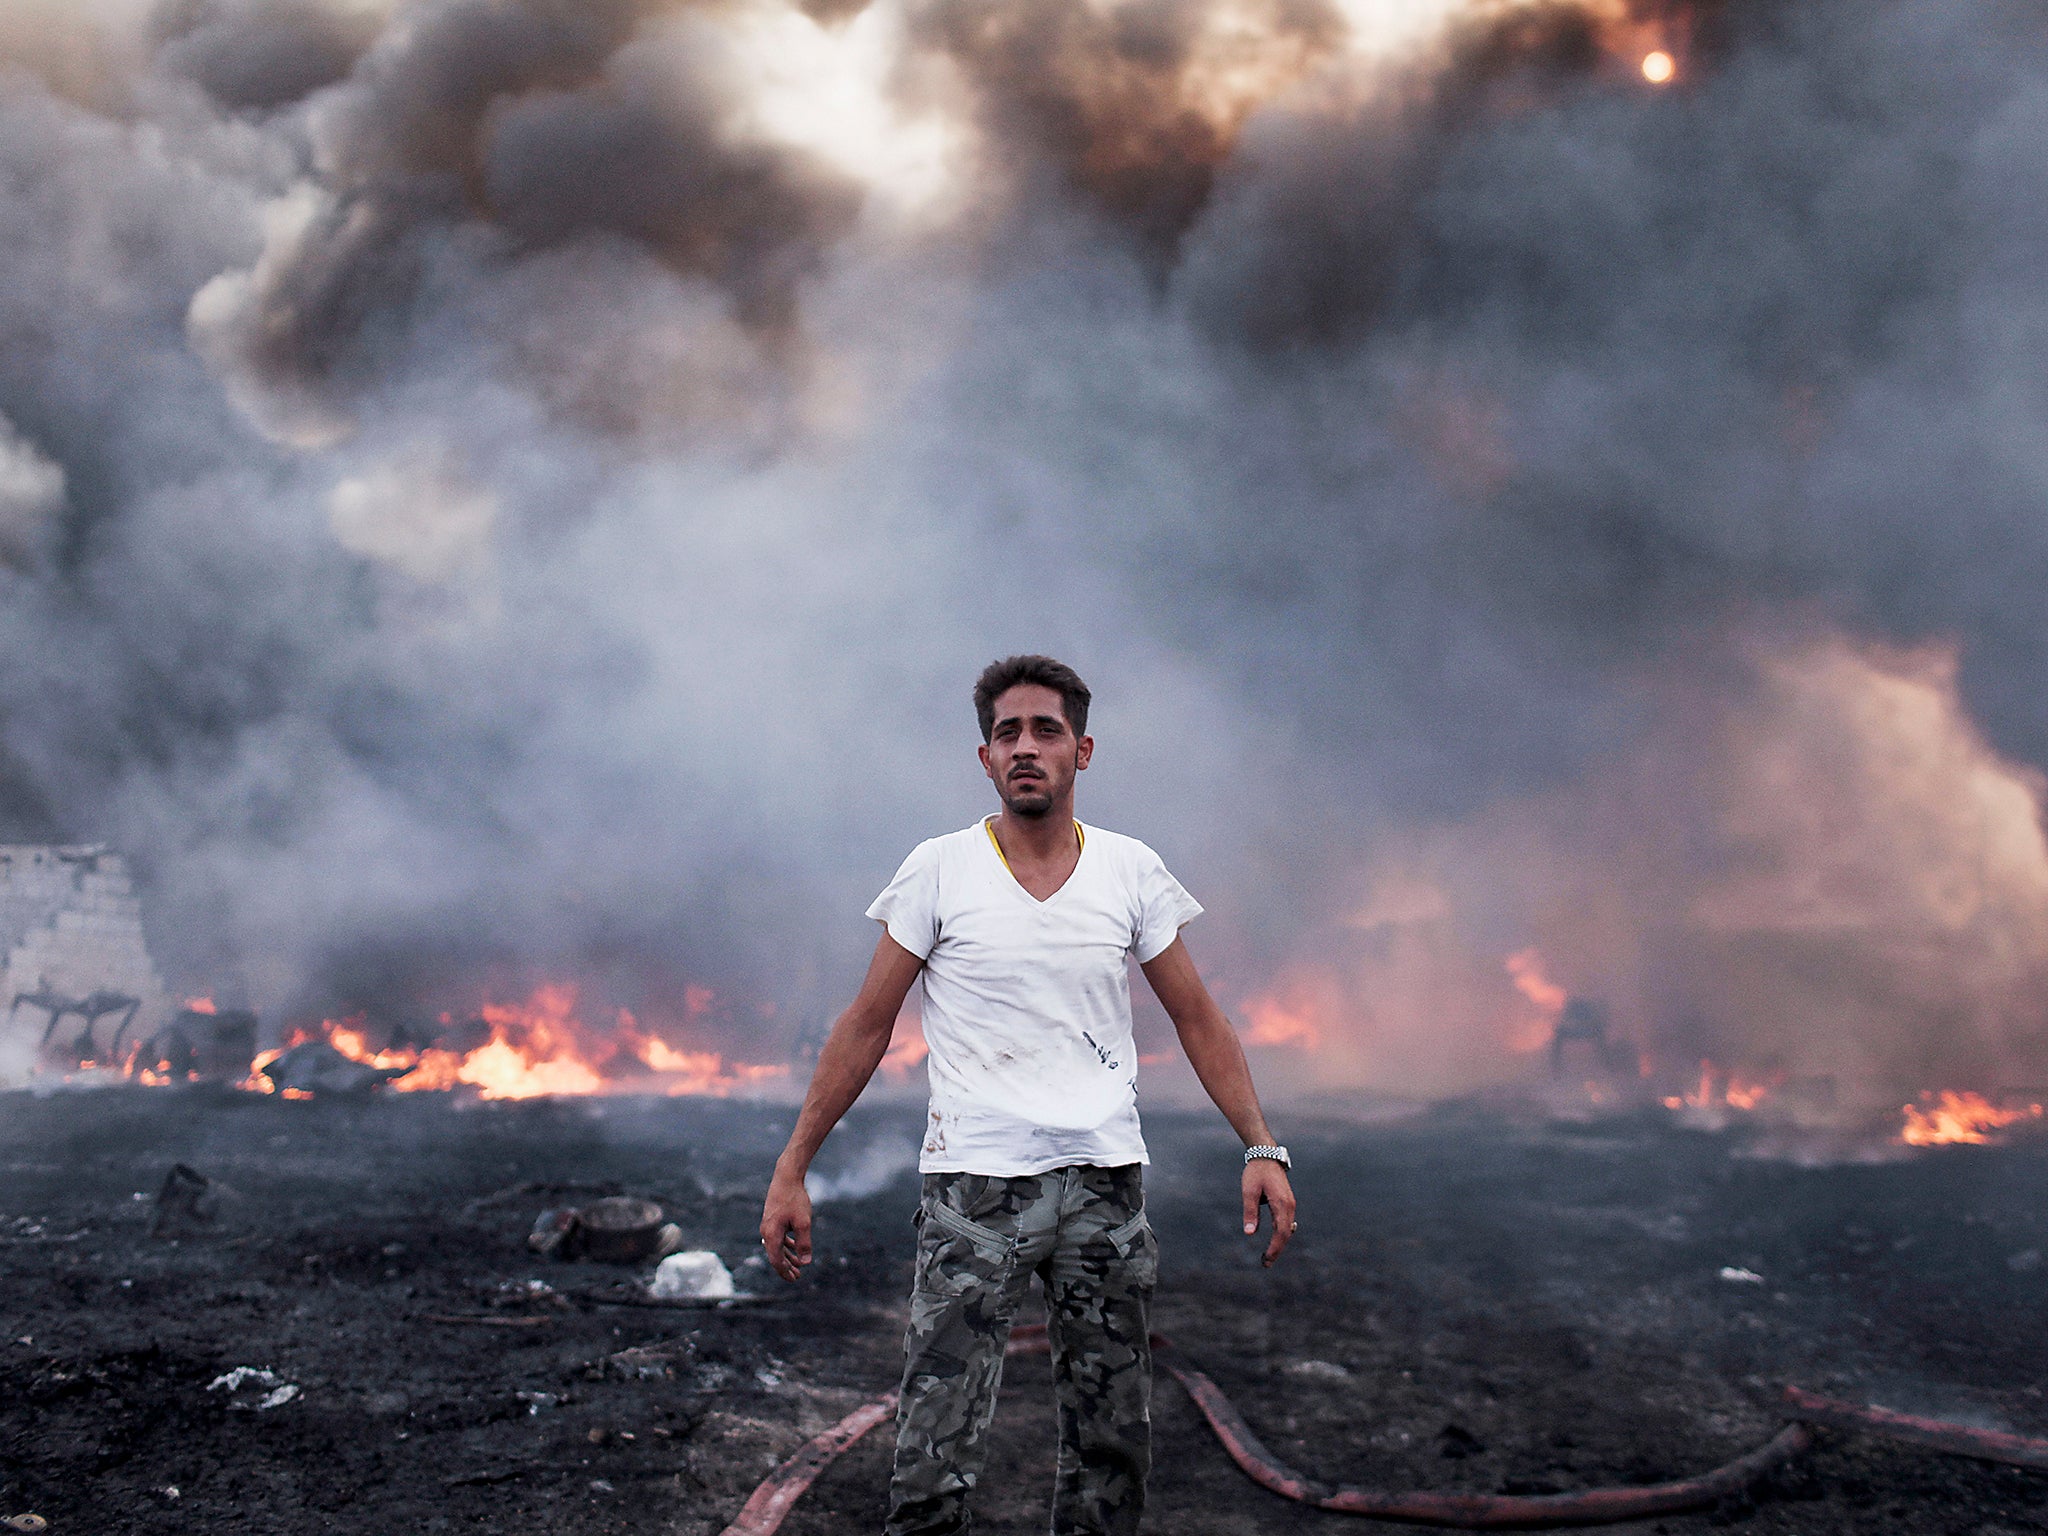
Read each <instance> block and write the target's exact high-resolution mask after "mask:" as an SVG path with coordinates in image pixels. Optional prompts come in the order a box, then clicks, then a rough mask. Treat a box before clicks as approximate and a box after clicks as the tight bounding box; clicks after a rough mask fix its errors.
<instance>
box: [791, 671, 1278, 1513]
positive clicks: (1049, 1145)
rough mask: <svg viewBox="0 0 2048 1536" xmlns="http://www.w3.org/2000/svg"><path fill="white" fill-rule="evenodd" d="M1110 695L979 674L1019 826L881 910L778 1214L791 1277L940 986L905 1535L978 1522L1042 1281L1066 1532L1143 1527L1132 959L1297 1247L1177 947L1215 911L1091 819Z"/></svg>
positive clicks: (917, 861)
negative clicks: (853, 1124) (850, 1151)
mask: <svg viewBox="0 0 2048 1536" xmlns="http://www.w3.org/2000/svg"><path fill="white" fill-rule="evenodd" d="M1089 697H1090V695H1089V692H1088V689H1087V686H1086V685H1085V684H1083V683H1082V681H1081V679H1080V678H1079V677H1078V676H1076V675H1075V673H1074V671H1073V669H1072V668H1070V667H1066V666H1063V665H1062V664H1061V663H1059V662H1057V661H1054V660H1053V659H1052V658H1051V657H1049V656H1012V657H1010V658H1009V659H1008V660H1005V661H999V662H996V663H994V664H993V665H992V666H990V667H989V668H988V669H987V670H986V671H984V672H983V673H982V675H981V679H980V681H979V682H978V683H976V685H975V689H974V707H975V712H976V714H977V715H978V716H979V718H980V722H981V734H982V741H983V746H982V748H981V763H982V767H983V768H984V769H986V770H987V772H988V776H989V778H990V780H991V781H992V782H993V783H994V785H995V788H996V794H997V795H998V797H999V798H1000V799H1001V801H1002V810H1001V811H1000V812H999V813H998V814H997V815H994V816H991V817H989V818H987V819H986V820H983V821H979V822H976V823H975V824H974V825H973V826H971V827H968V828H967V829H966V830H964V831H961V832H954V833H951V834H949V835H947V836H945V837H935V838H933V839H931V840H930V841H928V842H925V843H921V844H919V845H918V847H917V848H916V850H915V851H913V852H912V853H911V855H910V857H909V858H908V859H906V860H904V862H903V867H902V868H901V869H900V870H898V871H897V874H896V878H895V879H894V880H892V881H890V882H889V886H888V889H886V890H885V891H883V892H882V894H881V895H880V896H879V897H878V898H877V899H876V901H875V903H874V905H873V906H871V907H870V908H869V909H868V916H869V917H872V918H875V919H877V920H878V921H880V922H881V923H882V924H883V928H884V932H883V934H882V937H881V939H880V941H879V942H878V943H877V944H876V946H875V955H874V959H873V960H872V961H871V962H870V964H869V967H868V975H867V980H866V981H865V982H864V983H863V984H862V986H861V990H860V995H859V996H858V997H857V998H856V999H855V1000H854V1003H853V1006H852V1007H850V1008H849V1009H847V1011H846V1012H845V1013H844V1014H843V1015H841V1016H840V1018H839V1021H838V1022H837V1023H836V1024H835V1025H834V1026H833V1028H832V1033H831V1035H830V1036H829V1037H828V1038H827V1040H826V1042H825V1046H824V1049H823V1050H822V1051H821V1052H820V1053H819V1056H818V1065H817V1069H816V1071H815V1072H814V1073H813V1074H812V1077H811V1086H810V1091H809V1093H808V1094H807V1095H806V1096H805V1099H804V1106H803V1111H802V1113H801V1114H799V1115H798V1117H797V1123H796V1128H795V1129H794V1130H793V1131H792V1132H791V1133H790V1137H789V1145H788V1146H787V1147H786V1148H785V1149H784V1150H783V1153H782V1156H781V1158H780V1159H778V1160H777V1162H776V1165H775V1177H774V1180H773V1182H771V1183H770V1185H769V1187H768V1200H767V1205H766V1207H765V1209H764V1210H763V1211H762V1214H761V1241H762V1243H763V1245H764V1246H765V1247H766V1249H767V1254H768V1261H769V1263H770V1264H772V1265H773V1266H774V1268H775V1270H776V1272H777V1273H778V1274H780V1275H781V1276H782V1277H783V1278H784V1279H785V1280H794V1279H796V1278H797V1276H798V1275H799V1274H800V1273H801V1272H802V1268H803V1266H804V1265H806V1264H808V1263H810V1262H811V1203H810V1199H809V1197H808V1196H807V1195H806V1194H805V1193H804V1175H805V1173H806V1172H807V1171H808V1170H809V1168H810V1164H811V1159H812V1158H813V1157H814V1156H816V1154H817V1151H818V1148H819V1146H820V1145H821V1144H822V1143H823V1142H824V1140H825V1137H826V1135H827V1134H828V1133H829V1132H830V1131H831V1129H832V1127H833V1126H834V1125H836V1124H838V1122H839V1118H840V1116H842V1115H844V1114H845V1113H846V1111H847V1110H848V1109H849V1108H851V1107H852V1105H853V1102H854V1100H855V1099H857V1098H858V1097H859V1096H860V1092H861V1090H862V1089H863V1088H865V1087H866V1086H867V1083H868V1079H869V1078H870V1077H872V1076H873V1075H874V1071H875V1068H876V1066H877V1065H878V1064H879V1063H880V1062H881V1059H882V1054H883V1052H884V1051H886V1050H887V1049H888V1047H889V1036H890V1033H891V1030H892V1029H893V1027H894V1025H895V1022H896V1015H897V1013H898V1012H899V1011H900V1010H901V1009H902V1006H903V1001H904V998H905V997H906V996H908V994H909V992H910V987H911V984H912V983H913V982H915V981H917V980H918V978H919V976H920V974H922V976H923V980H924V1010H923V1019H924V1036H925V1043H926V1044H927V1045H928V1046H929V1047H930V1050H931V1055H930V1057H929V1064H930V1072H931V1088H932V1096H931V1115H930V1118H929V1120H928V1121H927V1123H926V1130H925V1139H924V1147H923V1151H922V1153H921V1155H920V1157H919V1160H918V1168H919V1170H920V1172H921V1173H922V1174H923V1175H924V1190H923V1196H922V1199H921V1200H920V1202H919V1207H918V1215H917V1222H918V1240H917V1281H916V1288H915V1290H914V1291H913V1293H912V1296H911V1303H910V1329H909V1333H908V1335H907V1337H906V1338H905V1341H904V1353H905V1356H906V1359H905V1361H904V1370H903V1390H902V1397H901V1400H900V1403H899V1406H898V1409H897V1439H896V1463H895V1470H894V1473H893V1475H892V1477H891V1479H890V1487H889V1499H890V1509H889V1521H888V1526H887V1530H888V1536H942V1533H951V1532H962V1531H965V1530H966V1529H967V1526H968V1514H967V1498H968V1495H969V1493H970V1492H971V1491H972V1490H973V1488H974V1483H975V1479H976V1477H977V1476H978V1475H979V1473H980V1470H981V1462H982V1452H983V1440H984V1437H985V1433H986V1431H987V1429H988V1424H989V1420H990V1418H991V1416H992V1415H993V1414H994V1412H995V1398H996V1388H997V1385H998V1384H999V1382H1000V1381H1001V1379H1002V1370H1003V1349H1004V1345H1005V1344H1006V1343H1007V1342H1008V1339H1009V1333H1010V1324H1011V1322H1012V1320H1013V1319H1014V1318H1015V1316H1016V1312H1017V1307H1018V1304H1019V1303H1020V1302H1021V1301H1022V1299H1023V1296H1024V1292H1025V1290H1026V1289H1027V1287H1028V1286H1029V1284H1030V1278H1031V1276H1032V1275H1033V1274H1036V1275H1038V1276H1039V1277H1040V1279H1041V1281H1042V1282H1043V1284H1044V1287H1045V1301H1046V1326H1047V1332H1048V1334H1049V1335H1050V1339H1051V1344H1052V1356H1053V1381H1054V1386H1055V1390H1056V1392H1057V1395H1058V1400H1059V1441H1060V1445H1059V1471H1058V1476H1057V1480H1056V1482H1055V1485H1054V1492H1053V1516H1052V1530H1053V1536H1131V1533H1134V1532H1135V1531H1136V1530H1137V1528H1138V1517H1139V1515H1140V1513H1141V1512H1142V1510H1143V1508H1144V1502H1145V1475H1146V1472H1147V1470H1148V1469H1149V1467H1150V1465H1151V1390H1152V1356H1151V1350H1150V1348H1149V1345H1148V1342H1147V1340H1148V1322H1147V1317H1148V1312H1149V1309H1150V1302H1151V1295H1152V1284H1153V1279H1154V1277H1155V1275H1156V1273H1157V1269H1158V1250H1157V1247H1156V1244H1155V1242H1154V1239H1153V1236H1152V1230H1151V1227H1150V1226H1149V1225H1148V1224H1147V1222H1146V1220H1145V1212H1144V1194H1143V1188H1142V1183H1141V1168H1142V1166H1143V1165H1144V1164H1145V1163H1146V1162H1147V1161H1149V1159H1148V1158H1147V1156H1146V1153H1145V1142H1144V1138H1143V1136H1142V1135H1141V1134H1140V1133H1139V1128H1138V1106H1137V1052H1136V1050H1135V1049H1134V1047H1133V1045H1132V1042H1131V999H1130V982H1129V976H1128V972H1127V969H1126V961H1125V957H1126V956H1131V955H1134V956H1136V957H1137V960H1138V963H1139V965H1140V966H1141V967H1142V968H1143V970H1144V972H1145V979H1146V980H1147V981H1148V982H1149V983H1151V986H1152V990H1153V991H1154V992H1155V993H1157V994H1158V997H1159V1001H1160V1002H1161V1004H1163V1005H1164V1007H1165V1009H1166V1012H1167V1015H1168V1017H1170V1018H1171V1019H1172V1020H1173V1026H1174V1029H1175V1030H1176V1032H1177V1033H1178V1034H1179V1036H1180V1042H1181V1048H1182V1049H1183V1050H1184V1051H1186V1052H1187V1057H1188V1061H1189V1063H1190V1064H1191V1065H1192V1066H1193V1067H1194V1069H1195V1074H1196V1076H1197V1077H1199V1078H1200V1079H1201V1083H1202V1086H1203V1088H1204V1089H1206V1090H1207V1091H1208V1094H1209V1097H1210V1098H1212V1099H1214V1100H1215V1101H1216V1105H1217V1107H1218V1108H1219V1109H1221V1110H1222V1111H1223V1114H1224V1116H1225V1118H1227V1119H1228V1120H1229V1121H1230V1124H1231V1126H1232V1127H1233V1128H1234V1129H1235V1130H1236V1131H1237V1133H1238V1135H1239V1136H1241V1137H1242V1138H1243V1139H1244V1142H1245V1164H1244V1178H1243V1183H1242V1194H1243V1198H1244V1230H1245V1232H1246V1233H1247V1234H1253V1233H1255V1232H1256V1231H1257V1230H1258V1219H1259V1207H1260V1206H1261V1205H1266V1206H1269V1207H1270V1208H1271V1210H1272V1212H1273V1232H1272V1236H1271V1238H1270V1240H1269V1241H1268V1242H1267V1244H1266V1251H1265V1262H1266V1263H1268V1264H1271V1263H1272V1262H1273V1261H1274V1260H1275V1259H1277V1258H1278V1257H1279V1256H1280V1252H1281V1250H1282V1249H1284V1248H1285V1247H1286V1246H1287V1240H1288V1238H1289V1237H1290V1236H1292V1234H1293V1232H1294V1192H1293V1190H1292V1188H1291V1187H1290V1186H1289V1184H1288V1180H1287V1171H1286V1170H1287V1166H1288V1160H1287V1150H1286V1148H1284V1147H1279V1146H1275V1145H1274V1144H1273V1137H1272V1133H1271V1132H1270V1131H1269V1130H1268V1129H1267V1127H1266V1121H1265V1117H1264V1116H1263V1115H1262V1114H1261V1113H1260V1111H1259V1102H1258V1095H1257V1093H1256V1092H1255V1091H1254V1090H1253V1087H1252V1079H1251V1071H1250V1069H1249V1068H1248V1067H1247V1065H1246V1063H1245V1058H1244V1051H1243V1049H1242V1047H1240V1046H1239V1044H1238V1041H1237V1035H1236V1033H1235V1032H1234V1031H1233V1030H1232V1029H1231V1027H1230V1024H1229V1021H1228V1020H1226V1019H1225V1018H1224V1016H1223V1013H1222V1010H1221V1009H1219V1008H1218V1007H1217V1006H1216V1004H1215V1002H1214V1000H1213V999H1211V998H1210V996H1209V993H1208V989H1207V988H1205V987H1204V986H1203V985H1202V979H1201V977H1200V976H1199V975H1198V974H1197V973H1196V971H1195V964H1194V961H1193V960H1192V959H1190V958H1189V956H1188V952H1187V947H1186V946H1185V945H1184V944H1182V942H1181V940H1180V936H1179V934H1180V927H1181V925H1182V924H1183V923H1185V922H1187V921H1188V920H1189V919H1190V918H1192V917H1194V916H1195V915H1196V914H1198V913H1199V912H1200V911H1201V910H1202V909H1201V907H1200V906H1199V905H1197V904H1196V902H1195V900H1194V898H1193V897H1191V896H1190V895H1188V893H1187V892H1186V891H1185V890H1183V889H1182V888H1181V886H1180V883H1179V882H1178V881H1177V880H1175V879H1174V878H1173V876H1172V875H1170V874H1168V873H1167V870H1166V866H1165V865H1164V864H1162V863H1161V862H1160V860H1159V856H1158V855H1157V854H1155V853H1154V852H1153V851H1152V850H1151V849H1150V848H1148V847H1146V846H1145V845H1144V844H1143V843H1141V842H1138V841H1137V840H1136V839H1134V838H1129V837H1122V836H1119V835H1118V834H1116V833H1114V832H1106V831H1103V830H1102V829H1101V828H1099V827H1086V826H1083V825H1082V824H1081V823H1080V822H1078V821H1076V820H1075V819H1074V779H1075V776H1076V775H1077V774H1078V773H1080V771H1081V770H1082V769H1084V768H1086V767H1087V766H1088V760H1089V757H1090V756H1091V755H1092V754H1093V752H1094V750H1095V743H1094V740H1093V738H1091V737H1090V736H1089V735H1088V734H1087V730H1088V702H1089Z"/></svg>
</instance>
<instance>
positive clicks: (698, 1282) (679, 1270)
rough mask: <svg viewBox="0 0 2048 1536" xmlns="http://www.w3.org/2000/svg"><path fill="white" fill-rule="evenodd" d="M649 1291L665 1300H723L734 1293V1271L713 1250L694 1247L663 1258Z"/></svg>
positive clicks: (650, 1283)
mask: <svg viewBox="0 0 2048 1536" xmlns="http://www.w3.org/2000/svg"><path fill="white" fill-rule="evenodd" d="M647 1290H648V1293H649V1294H650V1295H653V1296H656V1297H658V1298H660V1299H661V1300H663V1301H679V1300H685V1299H691V1300H698V1301H723V1300H725V1299H726V1298H727V1297H729V1296H731V1295H732V1294H733V1288H732V1271H731V1270H729V1269H727V1268H726V1267H725V1260H723V1259H721V1258H720V1257H719V1256H718V1255H717V1254H715V1253H713V1252H712V1251H711V1250H710V1249H709V1248H692V1249H691V1250H689V1251H688V1252H687V1253H672V1254H670V1255H669V1256H668V1257H667V1258H665V1259H663V1260H662V1261H661V1264H660V1266H659V1267H658V1268H657V1269H656V1270H655V1271H654V1279H653V1280H652V1281H650V1282H649V1284H648V1287H647Z"/></svg>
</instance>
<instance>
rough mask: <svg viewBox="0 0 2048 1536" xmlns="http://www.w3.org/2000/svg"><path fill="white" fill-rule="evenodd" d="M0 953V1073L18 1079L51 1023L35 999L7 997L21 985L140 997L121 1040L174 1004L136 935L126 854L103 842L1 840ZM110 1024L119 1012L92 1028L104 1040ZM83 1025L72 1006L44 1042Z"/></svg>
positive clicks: (156, 1023) (138, 1034)
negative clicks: (1, 963) (0, 967)
mask: <svg viewBox="0 0 2048 1536" xmlns="http://www.w3.org/2000/svg"><path fill="white" fill-rule="evenodd" d="M0 954H4V955H5V956H6V966H5V970H4V971H0V1005H6V1006H7V1012H6V1013H4V1014H0V1082H8V1083H17V1084H18V1083H20V1082H22V1081H24V1080H25V1079H26V1078H27V1077H28V1076H29V1075H30V1074H31V1073H32V1072H33V1071H34V1070H35V1067H36V1064H37V1053H38V1047H39V1046H40V1044H41V1041H42V1038H43V1031H44V1029H45V1028H46V1027H47V1025H48V1023H49V1014H48V1012H47V1010H45V1009H43V1008H40V1007H38V1006H36V1005H35V1004H33V1003H28V1002H23V1003H22V1004H21V1005H20V1006H19V1007H14V1006H12V1005H13V1003H14V1000H15V998H16V997H18V996H20V995H22V994H24V993H39V992H42V993H54V994H59V995H62V996H65V997H72V998H84V997H88V996H90V995H91V994H92V993H94V992H119V993H125V994H127V995H128V996H130V997H134V998H139V999H140V1000H141V1006H140V1008H138V1009H137V1011H136V1015H135V1020H134V1023H133V1024H131V1025H130V1026H129V1028H128V1030H127V1032H126V1035H125V1036H124V1040H123V1043H124V1045H125V1044H126V1043H127V1042H128V1041H133V1040H139V1039H147V1038H148V1037H149V1036H150V1035H152V1034H154V1033H155V1032H156V1031H157V1030H158V1029H160V1028H162V1026H163V1025H164V1024H165V1023H166V1022H167V1021H168V1020H169V1019H170V1017H171V1014H172V1012H173V1001H172V999H171V997H170V994H169V993H168V992H167V991H166V990H165V989H164V983H163V978H162V977H161V976H159V975H158V974H157V969H156V963H155V961H153V960H152V959H151V958H150V955H149V946H148V943H147V942H146V941H145V940H144V938H143V932H142V903H141V902H140V901H139V900H138V899H137V898H136V895H135V884H134V881H133V880H132V879H131V878H130V877H129V874H128V865H127V862H126V861H125V860H124V859H123V858H122V857H121V856H120V855H119V854H118V853H113V852H111V851H109V850H108V849H106V848H104V847H68V848H66V847H46V846H38V845H35V844H0ZM118 1023H119V1015H109V1016H108V1017H106V1018H104V1019H102V1020H101V1021H100V1023H99V1025H98V1027H97V1028H96V1029H95V1031H94V1034H95V1038H96V1039H97V1040H98V1041H99V1042H100V1044H101V1046H102V1047H103V1048H104V1046H105V1045H106V1044H107V1043H109V1042H110V1041H111V1039H112V1037H113V1033H114V1029H115V1027H116V1025H117V1024H118ZM83 1027H84V1020H82V1019H80V1018H79V1017H78V1015H76V1014H72V1015H70V1016H69V1017H67V1018H66V1019H65V1020H64V1021H63V1023H62V1024H60V1025H59V1026H58V1030H57V1034H56V1036H55V1037H54V1039H53V1042H52V1043H53V1044H54V1043H58V1042H63V1041H69V1040H71V1039H72V1038H73V1037H75V1036H76V1035H77V1034H78V1032H79V1031H80V1029H82V1028H83Z"/></svg>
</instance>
